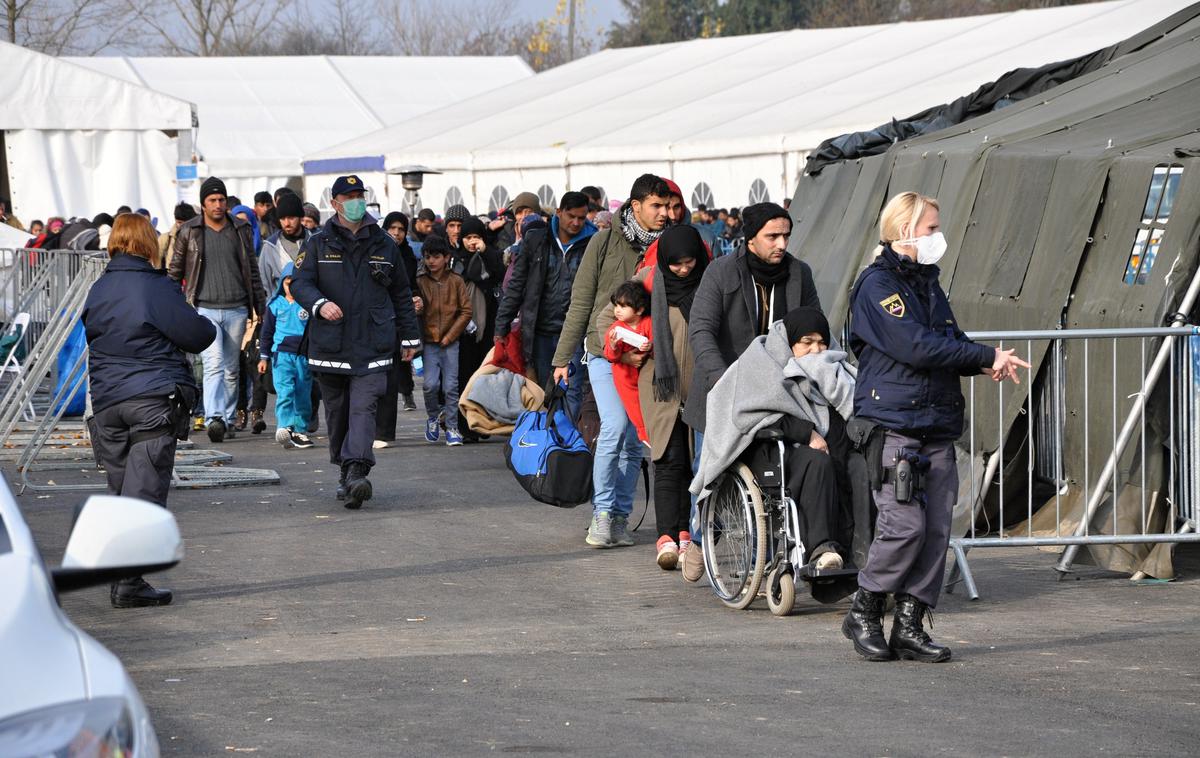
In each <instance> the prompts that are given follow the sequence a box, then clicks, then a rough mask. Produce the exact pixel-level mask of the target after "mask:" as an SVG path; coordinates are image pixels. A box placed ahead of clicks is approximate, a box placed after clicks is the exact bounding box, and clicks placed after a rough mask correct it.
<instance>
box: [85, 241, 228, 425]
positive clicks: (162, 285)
mask: <svg viewBox="0 0 1200 758" xmlns="http://www.w3.org/2000/svg"><path fill="white" fill-rule="evenodd" d="M83 326H84V329H85V331H86V333H87V342H88V382H89V384H90V387H91V392H92V407H93V409H95V410H96V411H102V410H104V409H105V408H109V407H111V406H114V405H116V404H117V403H120V402H123V401H125V400H129V399H131V398H135V397H143V396H153V395H169V394H171V392H173V391H174V389H175V385H177V384H182V385H185V386H189V387H195V386H196V383H195V381H194V379H193V378H192V367H191V366H190V365H189V364H188V362H187V359H186V357H185V356H184V353H199V352H200V351H202V350H204V348H206V347H208V346H209V345H211V344H212V341H213V340H214V339H215V338H216V336H217V328H216V327H215V326H213V324H212V322H211V321H209V320H208V319H206V318H204V317H203V316H201V315H200V314H198V313H196V310H195V309H194V308H192V306H190V305H188V304H187V301H186V300H184V299H183V292H181V291H180V289H179V285H178V284H177V283H176V282H174V281H172V280H171V279H170V278H169V277H168V276H167V274H166V272H165V271H163V270H162V269H156V268H154V267H153V266H151V265H150V262H149V261H147V260H145V259H143V258H138V257H136V256H132V255H126V254H124V253H115V254H114V255H113V258H112V260H111V261H109V263H108V267H107V268H106V269H104V273H103V274H102V275H101V276H100V279H99V280H98V281H97V282H96V283H95V284H93V285H92V289H91V291H90V292H88V296H87V301H86V302H85V303H84V306H83Z"/></svg>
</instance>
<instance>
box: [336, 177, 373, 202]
mask: <svg viewBox="0 0 1200 758" xmlns="http://www.w3.org/2000/svg"><path fill="white" fill-rule="evenodd" d="M366 191H367V186H366V185H365V184H363V182H362V179H359V178H358V177H357V176H356V175H354V174H350V175H349V176H339V177H338V178H337V179H335V180H334V182H333V190H332V194H333V196H334V197H337V196H338V195H349V194H350V193H351V192H366Z"/></svg>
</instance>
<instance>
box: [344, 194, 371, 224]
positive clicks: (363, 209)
mask: <svg viewBox="0 0 1200 758" xmlns="http://www.w3.org/2000/svg"><path fill="white" fill-rule="evenodd" d="M366 213H367V199H366V198H363V197H357V198H353V199H351V200H344V201H342V215H343V216H345V217H346V220H347V221H349V222H350V223H352V224H356V223H358V222H359V221H362V217H363V216H365V215H366Z"/></svg>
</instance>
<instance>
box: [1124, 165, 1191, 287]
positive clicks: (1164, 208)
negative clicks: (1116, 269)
mask: <svg viewBox="0 0 1200 758" xmlns="http://www.w3.org/2000/svg"><path fill="white" fill-rule="evenodd" d="M1182 179H1183V166H1175V165H1167V164H1163V165H1160V166H1155V167H1154V174H1153V175H1152V176H1151V177H1150V187H1149V189H1148V190H1146V205H1145V207H1144V208H1143V209H1142V221H1141V223H1140V224H1138V228H1137V230H1136V231H1135V232H1134V235H1133V246H1132V247H1131V248H1130V250H1129V260H1128V261H1127V262H1126V264H1125V276H1124V277H1123V278H1122V281H1124V282H1125V283H1126V284H1145V283H1146V282H1147V281H1149V279H1150V269H1152V268H1153V267H1154V259H1155V258H1157V257H1158V251H1159V248H1160V247H1161V246H1162V238H1163V235H1164V234H1166V231H1167V221H1169V220H1170V218H1171V209H1172V208H1173V207H1174V206H1175V195H1176V193H1177V192H1178V191H1179V182H1180V181H1181V180H1182Z"/></svg>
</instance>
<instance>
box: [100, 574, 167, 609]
mask: <svg viewBox="0 0 1200 758" xmlns="http://www.w3.org/2000/svg"><path fill="white" fill-rule="evenodd" d="M108 599H109V602H111V603H112V606H113V608H146V607H149V606H152V605H170V604H171V600H172V599H174V595H172V594H171V591H170V590H156V589H154V588H153V587H151V586H150V584H149V583H148V582H147V581H146V580H145V579H143V578H141V577H140V576H139V577H136V578H134V579H122V580H121V581H119V582H116V583H115V584H113V585H111V586H110V587H109V593H108Z"/></svg>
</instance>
